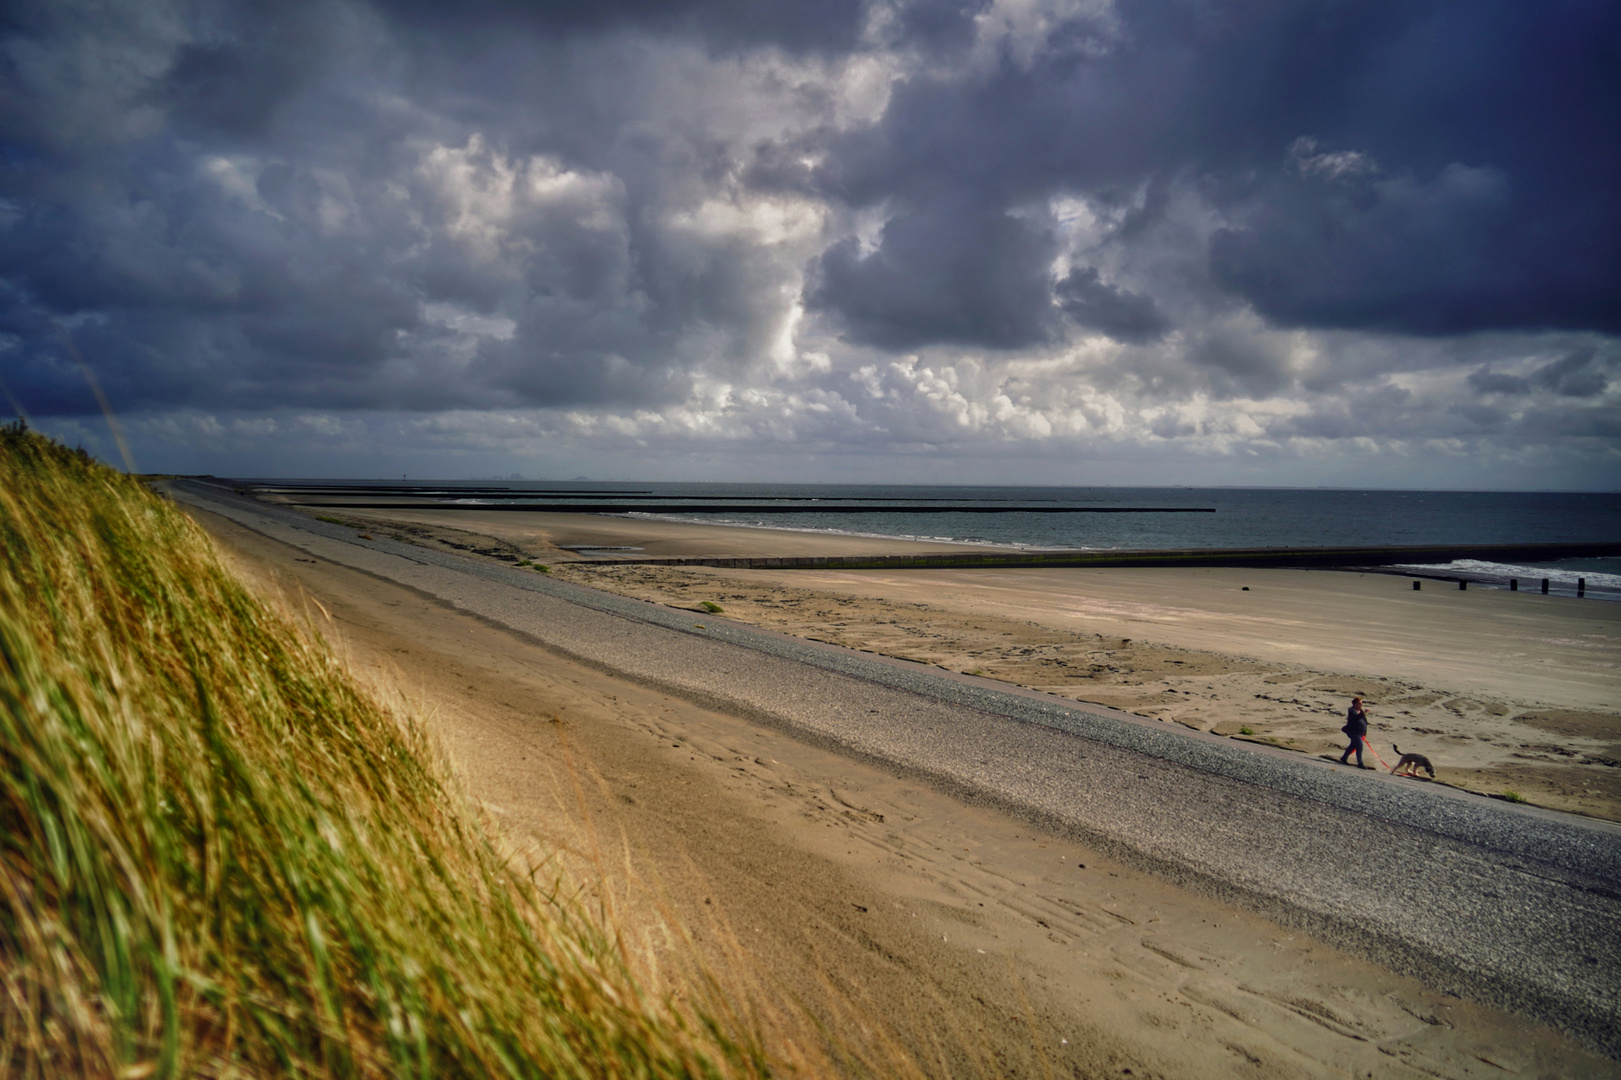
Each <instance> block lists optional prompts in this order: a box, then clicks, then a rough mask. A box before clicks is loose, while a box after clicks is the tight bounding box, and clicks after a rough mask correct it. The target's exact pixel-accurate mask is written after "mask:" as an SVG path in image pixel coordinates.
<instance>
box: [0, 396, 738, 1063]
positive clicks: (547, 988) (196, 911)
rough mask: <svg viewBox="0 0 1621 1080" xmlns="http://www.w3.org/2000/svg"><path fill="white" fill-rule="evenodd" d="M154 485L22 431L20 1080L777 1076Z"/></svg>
mask: <svg viewBox="0 0 1621 1080" xmlns="http://www.w3.org/2000/svg"><path fill="white" fill-rule="evenodd" d="M431 761H432V758H431V757H430V755H429V754H428V753H427V747H426V746H425V745H424V740H423V737H422V735H421V733H420V732H419V731H417V730H416V729H415V728H413V727H412V726H411V725H410V724H409V723H407V722H404V721H401V720H400V719H398V718H396V717H394V716H392V715H390V714H389V713H387V712H385V711H384V710H383V709H382V708H381V707H379V706H378V705H377V704H376V703H375V702H374V701H373V700H372V699H371V698H369V697H368V696H366V695H365V694H364V693H363V692H361V691H360V690H359V689H357V687H356V686H355V684H354V683H353V682H352V681H351V680H350V679H349V678H348V677H347V676H346V675H345V673H344V672H343V670H342V669H341V667H340V666H339V664H338V663H337V662H336V661H335V660H334V659H333V656H332V654H331V652H330V651H329V650H328V649H327V648H326V647H325V646H324V645H323V644H322V643H321V642H320V641H319V639H317V638H315V637H313V636H312V635H310V634H309V633H307V632H305V631H302V630H300V629H299V628H297V627H295V626H294V625H292V624H291V623H290V622H288V621H287V620H286V619H284V618H282V617H280V616H278V615H276V614H275V613H273V612H272V611H270V610H269V609H267V608H266V607H265V606H264V605H263V604H262V603H261V602H260V601H259V600H257V599H256V598H255V597H254V596H253V595H252V594H250V593H249V592H248V591H246V590H245V588H244V587H243V586H242V585H240V584H239V583H238V582H237V581H236V580H235V579H234V578H233V577H232V576H231V575H230V574H229V573H227V572H226V571H225V570H224V569H222V566H221V564H220V562H219V561H218V560H217V558H216V556H215V554H214V551H213V548H212V546H211V544H210V543H209V541H208V540H207V538H206V537H205V536H204V535H203V534H202V532H201V531H200V530H199V529H198V528H197V527H196V526H195V525H194V524H193V523H192V522H191V521H190V520H189V519H188V518H186V517H185V516H184V515H182V514H180V513H178V512H176V511H174V510H173V509H172V508H171V507H169V506H168V505H167V504H166V503H164V502H163V501H162V500H161V499H159V498H158V497H156V496H154V495H153V494H152V493H150V492H149V491H148V490H147V489H146V488H145V487H143V486H142V485H141V484H140V483H139V482H138V481H137V480H135V479H133V478H131V477H128V476H125V475H123V474H121V473H118V472H115V471H113V470H111V469H108V468H105V467H103V466H101V465H99V464H97V463H96V462H94V461H93V460H91V459H90V458H89V457H88V455H85V454H83V453H82V452H76V451H70V450H67V449H66V448H64V447H62V446H60V445H57V444H54V443H51V442H49V441H47V440H46V439H44V438H41V437H40V436H38V435H35V434H33V433H31V432H28V431H26V430H25V429H24V428H23V426H22V425H21V424H14V425H9V426H6V427H4V428H0V1073H4V1074H5V1075H8V1076H11V1075H16V1076H37V1077H60V1076H74V1075H79V1076H116V1077H123V1078H127V1080H141V1078H145V1077H149V1076H155V1077H164V1076H180V1075H186V1076H219V1077H234V1076H243V1077H257V1076H266V1077H268V1076H289V1075H293V1076H312V1077H371V1076H503V1077H504V1076H512V1077H528V1076H535V1077H539V1076H546V1077H585V1076H634V1077H649V1078H652V1077H665V1076H702V1077H711V1076H712V1077H732V1076H759V1075H766V1074H767V1073H768V1072H769V1071H770V1069H769V1067H768V1064H767V1059H766V1056H765V1054H764V1052H763V1050H762V1049H761V1047H760V1044H759V1042H758V1041H757V1040H756V1039H755V1038H754V1037H753V1036H752V1035H750V1034H748V1032H747V1030H746V1027H745V1026H744V1025H742V1024H739V1023H734V1022H732V1021H730V1020H727V1019H725V1018H724V1017H721V1016H717V1015H716V1013H715V1011H714V1010H711V1012H710V1013H708V1014H694V1013H693V1012H692V1011H690V1007H689V1010H688V1011H686V1012H683V1011H680V1010H677V1009H676V1008H674V1007H673V1006H672V1005H671V1004H670V1003H669V1002H668V1001H667V1000H664V999H660V998H656V997H654V996H652V995H650V994H649V993H647V992H646V991H644V990H643V989H641V988H640V987H639V984H638V982H637V980H636V978H635V977H634V975H633V974H632V972H631V971H630V970H629V969H628V967H627V965H626V962H625V960H624V958H623V953H622V952H621V950H620V949H619V947H618V945H617V943H616V941H615V939H614V937H613V935H612V933H611V932H609V931H607V930H604V929H603V928H602V926H601V925H600V923H598V922H597V921H596V920H594V919H593V918H591V917H590V916H589V914H588V912H587V911H585V910H584V909H582V908H581V907H580V906H578V905H576V904H575V903H574V902H573V901H571V900H569V899H568V898H567V896H565V895H563V894H562V893H560V892H559V890H558V889H557V888H556V886H555V885H553V884H552V883H550V882H548V881H547V880H546V879H544V878H542V879H539V880H538V881H537V880H536V879H534V878H532V877H531V876H529V875H528V874H525V873H522V872H515V870H516V868H515V867H514V866H513V865H512V864H510V863H509V862H508V861H506V860H504V859H503V858H502V857H501V856H500V855H499V854H498V853H497V851H496V849H495V847H494V845H493V844H492V842H491V840H490V839H489V838H488V837H487V835H486V834H485V832H484V831H483V830H482V828H481V827H480V826H479V825H478V824H477V823H476V822H475V821H474V820H473V819H472V818H471V817H470V816H468V814H467V813H466V812H465V811H464V810H463V809H461V806H462V804H461V803H460V801H459V800H457V799H456V798H454V797H452V795H451V793H450V792H449V791H448V790H447V788H446V786H445V783H444V782H443V780H442V778H441V777H440V776H439V775H438V773H437V772H436V770H435V769H434V767H432V765H431V764H430V762H431Z"/></svg>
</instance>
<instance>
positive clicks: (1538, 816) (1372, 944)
mask: <svg viewBox="0 0 1621 1080" xmlns="http://www.w3.org/2000/svg"><path fill="white" fill-rule="evenodd" d="M166 487H167V490H168V492H169V493H170V494H171V495H172V496H173V497H175V498H176V499H177V500H178V501H181V502H184V503H189V504H193V505H196V506H199V507H201V508H203V509H207V510H210V511H213V512H215V513H218V514H221V515H222V516H225V517H228V518H230V519H232V520H234V521H236V522H238V523H239V524H242V525H244V526H246V527H248V528H251V529H253V530H255V531H257V532H260V533H263V534H264V535H267V536H270V537H272V538H274V539H277V540H281V541H284V542H286V543H288V544H291V545H293V546H295V547H298V548H302V549H303V550H304V551H306V552H308V553H309V554H310V555H313V556H316V557H318V558H322V559H327V560H330V561H332V562H336V563H340V564H343V565H345V566H349V567H353V568H355V569H357V570H361V571H364V572H366V573H370V574H373V575H376V576H378V577H380V578H384V579H386V580H389V581H393V582H396V583H399V584H401V585H405V586H409V587H411V588H413V589H416V590H418V591H420V592H422V593H424V594H426V595H428V596H431V597H433V598H435V599H437V600H439V601H441V602H443V603H446V604H449V605H452V606H454V607H456V608H459V609H461V610H464V611H467V612H470V613H472V614H475V615H477V616H479V617H481V618H483V619H485V620H488V621H490V622H492V623H496V624H498V625H501V626H503V627H506V628H508V629H510V630H512V631H515V632H517V633H519V634H522V635H525V636H527V637H529V638H531V639H533V640H535V641H538V642H540V643H543V644H544V645H546V646H548V647H551V648H554V649H557V650H559V651H562V652H565V653H567V654H569V655H571V656H574V657H576V658H578V659H580V660H583V661H586V662H588V663H590V664H593V665H596V666H598V667H599V668H601V669H602V670H605V671H609V672H612V673H614V674H616V675H619V676H621V677H626V678H630V679H634V680H636V681H638V682H642V683H645V684H648V685H653V686H657V687H660V688H663V689H665V690H668V691H671V692H674V693H677V694H680V695H682V696H684V697H686V698H688V699H691V700H694V701H698V702H701V703H704V704H707V705H712V706H715V707H719V708H723V709H726V710H728V711H731V712H734V713H739V714H742V715H744V716H747V717H749V718H751V719H753V720H755V721H757V722H760V723H763V724H768V725H772V726H774V727H778V728H781V729H784V730H787V731H790V732H792V733H793V734H794V735H795V736H797V737H799V738H802V739H806V740H808V741H811V742H815V743H818V744H820V745H823V746H827V747H830V748H833V749H836V750H838V751H840V752H842V753H845V754H850V755H854V756H858V757H861V758H864V759H867V760H869V761H872V762H875V763H879V764H881V765H883V766H884V767H886V768H889V769H891V770H893V771H895V772H897V773H902V774H906V775H911V776H915V777H918V778H920V779H923V780H926V781H928V782H930V783H932V784H935V785H936V786H939V787H941V788H944V789H946V790H948V791H950V792H952V793H953V794H954V795H956V796H958V797H960V798H962V799H964V800H967V801H971V802H975V803H979V804H985V805H992V806H996V807H998V808H1000V809H1002V810H1005V811H1007V812H1009V813H1012V814H1016V815H1019V816H1020V817H1022V818H1024V819H1026V820H1029V821H1030V822H1032V823H1034V824H1036V825H1038V826H1040V827H1042V828H1045V829H1049V830H1051V831H1053V832H1056V833H1059V834H1062V835H1065V836H1068V837H1071V838H1074V839H1076V840H1079V841H1081V842H1083V843H1087V844H1090V845H1092V846H1094V847H1096V848H1098V849H1101V850H1102V851H1104V852H1106V853H1107V854H1109V855H1110V856H1112V857H1115V858H1118V859H1122V860H1124V861H1127V862H1130V863H1132V864H1134V865H1136V866H1140V867H1143V868H1145V869H1148V870H1150V871H1152V872H1154V873H1157V874H1160V875H1162V876H1163V877H1166V878H1168V879H1170V880H1173V881H1176V882H1178V883H1180V884H1184V885H1187V886H1190V887H1193V888H1196V889H1199V890H1201V891H1204V892H1207V893H1211V894H1214V895H1217V896H1219V897H1221V898H1223V899H1227V900H1230V901H1233V902H1236V903H1239V904H1242V905H1244V906H1246V907H1249V908H1252V909H1255V910H1259V911H1261V912H1263V913H1265V914H1267V915H1269V916H1270V917H1272V918H1274V919H1275V920H1277V921H1278V922H1280V923H1283V924H1284V925H1287V926H1290V927H1295V928H1298V929H1301V930H1304V931H1307V932H1309V933H1312V934H1315V935H1317V936H1319V937H1321V938H1323V939H1325V940H1327V941H1329V942H1331V943H1333V944H1335V945H1337V946H1340V947H1342V948H1345V949H1348V950H1350V951H1352V952H1355V953H1358V954H1361V955H1364V956H1368V957H1371V958H1373V959H1375V960H1377V961H1378V962H1380V963H1383V964H1385V965H1386V966H1387V967H1389V968H1391V969H1393V970H1395V971H1398V972H1401V973H1403V974H1407V975H1412V976H1415V977H1418V978H1420V979H1422V980H1423V981H1425V982H1427V983H1429V984H1430V985H1432V986H1437V987H1439V988H1441V989H1444V990H1447V991H1450V992H1453V993H1456V994H1458V995H1459V996H1462V997H1468V998H1471V999H1473V1000H1477V1001H1482V1002H1485V1003H1487V1004H1492V1005H1498V1006H1502V1007H1506V1008H1510V1009H1513V1010H1515V1011H1517V1012H1521V1013H1523V1014H1526V1015H1530V1016H1532V1017H1535V1018H1537V1019H1540V1020H1543V1021H1545V1022H1547V1023H1550V1024H1552V1025H1553V1026H1555V1027H1558V1028H1561V1029H1563V1030H1566V1031H1569V1032H1570V1033H1572V1034H1574V1035H1576V1036H1578V1037H1579V1038H1581V1039H1582V1040H1583V1041H1585V1042H1587V1043H1588V1044H1589V1045H1592V1046H1593V1047H1594V1048H1596V1049H1598V1050H1600V1051H1601V1052H1603V1053H1606V1054H1607V1055H1609V1056H1611V1057H1613V1058H1621V828H1617V827H1616V826H1613V825H1610V824H1607V823H1603V822H1593V821H1588V820H1586V819H1582V818H1577V817H1573V816H1569V815H1562V814H1555V813H1551V812H1548V811H1541V810H1536V809H1534V808H1526V807H1518V806H1514V805H1511V804H1508V803H1503V802H1497V801H1493V800H1489V799H1485V798H1481V797H1478V796H1472V795H1467V794H1464V793H1460V792H1456V791H1453V790H1450V789H1446V788H1441V787H1438V786H1433V785H1426V784H1420V783H1416V782H1413V781H1408V780H1400V779H1397V778H1393V777H1388V776H1384V775H1382V774H1379V773H1372V772H1359V771H1357V770H1354V769H1348V768H1343V767H1335V766H1332V765H1330V764H1329V763H1326V762H1321V761H1318V760H1316V759H1311V758H1306V757H1304V756H1303V755H1299V754H1288V753H1284V752H1281V751H1272V750H1268V749H1264V748H1260V747H1256V746H1252V745H1246V744H1241V743H1236V742H1234V741H1233V740H1229V739H1222V738H1219V737H1215V736H1205V735H1200V734H1198V733H1194V732H1187V731H1185V729H1181V728H1173V727H1171V726H1170V725H1164V724H1159V723H1155V722H1152V721H1145V720H1143V719H1141V718H1133V717H1127V716H1124V715H1122V714H1119V713H1112V712H1110V711H1109V710H1105V709H1100V708H1090V707H1080V706H1077V705H1075V704H1074V703H1070V702H1066V701H1064V700H1063V699H1059V698H1056V697H1053V696H1050V695H1043V694H1038V693H1034V692H1020V691H1017V690H1010V689H1009V688H1007V687H1005V686H1000V685H996V684H990V683H988V682H986V681H984V680H977V679H973V678H971V677H967V676H961V675H955V674H949V673H946V672H943V671H941V670H939V669H935V668H931V667H928V666H926V665H921V664H913V663H907V662H903V661H895V660H890V659H887V658H882V657H877V656H874V655H871V654H867V653H862V652H858V651H854V650H849V649H841V648H838V647H835V646H829V645H822V644H819V643H815V642H808V641H805V640H803V639H799V638H792V637H788V636H786V635H781V634H774V633H771V632H768V631H762V630H757V629H754V628H751V627H746V626H742V625H739V624H735V623H729V622H727V621H725V620H724V619H717V618H715V617H713V616H709V615H701V614H696V613H693V612H689V611H681V610H676V609H672V608H665V607H660V606H658V605H654V604H648V603H644V602H642V601H637V600H631V599H627V598H624V597H619V596H614V595H611V594H607V593H601V592H597V591H595V590H591V589H586V588H582V587H579V586H575V585H570V584H568V583H565V582H560V581H554V580H551V579H549V578H547V577H546V576H545V575H543V574H539V573H536V572H535V571H532V570H527V569H520V568H516V567H510V568H509V567H505V566H500V565H496V564H492V563H489V562H486V561H482V560H475V559H470V558H464V557H461V556H457V555H452V554H449V553H444V552H438V551H431V550H427V549H424V548H420V547H417V546H415V545H411V544H407V543H404V542H400V541H395V540H391V539H388V538H386V537H385V536H384V535H382V532H381V531H378V532H373V533H372V534H371V535H373V536H374V537H375V539H373V540H361V539H359V536H358V534H357V533H356V531H355V530H354V529H352V528H347V527H344V526H339V525H333V524H329V523H326V522H321V521H316V520H314V519H312V518H310V517H306V516H305V515H303V514H299V513H296V512H294V511H291V510H286V509H283V508H279V507H275V506H270V505H265V504H260V503H255V502H253V501H251V500H248V499H244V498H241V497H239V496H236V495H235V494H233V493H231V492H230V491H229V490H227V489H225V488H222V487H217V486H214V485H208V484H204V483H200V482H195V481H174V482H171V483H169V484H168V485H166Z"/></svg>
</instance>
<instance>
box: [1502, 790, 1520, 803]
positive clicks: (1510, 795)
mask: <svg viewBox="0 0 1621 1080" xmlns="http://www.w3.org/2000/svg"><path fill="white" fill-rule="evenodd" d="M1503 798H1504V799H1506V800H1507V801H1508V802H1517V803H1523V802H1524V801H1525V796H1524V795H1521V794H1520V793H1519V792H1518V791H1504V792H1503Z"/></svg>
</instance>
